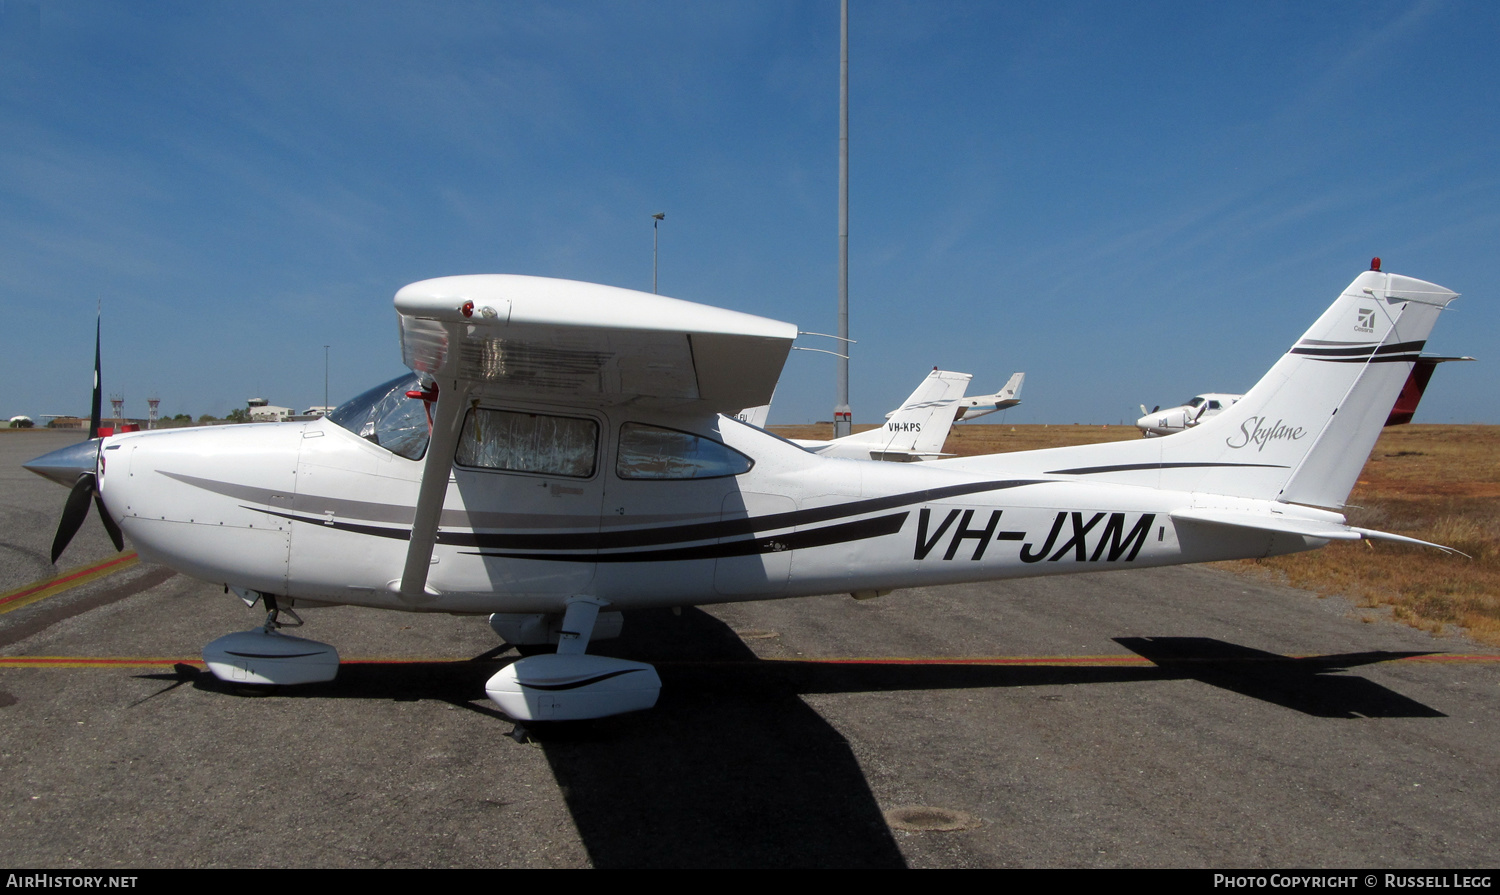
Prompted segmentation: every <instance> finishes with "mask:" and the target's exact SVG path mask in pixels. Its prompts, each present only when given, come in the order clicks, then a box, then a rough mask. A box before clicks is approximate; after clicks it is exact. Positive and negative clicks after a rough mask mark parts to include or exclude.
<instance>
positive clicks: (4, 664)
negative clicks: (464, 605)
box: [0, 653, 1500, 668]
mask: <svg viewBox="0 0 1500 895" xmlns="http://www.w3.org/2000/svg"><path fill="white" fill-rule="evenodd" d="M1297 658H1314V659H1315V658H1322V657H1320V656H1303V657H1298V656H1287V657H1286V658H1284V659H1280V660H1276V659H1247V660H1239V659H1230V660H1223V659H1200V660H1197V661H1202V662H1223V661H1249V662H1261V661H1267V662H1268V661H1287V660H1288V659H1297ZM493 661H504V660H503V659H497V660H493ZM1185 661H1193V660H1185ZM1387 661H1388V662H1399V663H1413V662H1415V663H1429V664H1431V663H1438V664H1445V665H1477V664H1489V663H1496V662H1500V654H1482V653H1474V654H1456V653H1444V654H1434V655H1430V656H1409V657H1406V658H1401V659H1389V660H1387ZM761 662H785V663H791V664H799V663H800V664H806V665H1015V666H1036V667H1047V666H1051V667H1056V666H1059V665H1065V666H1070V667H1115V666H1149V665H1153V664H1155V663H1153V662H1152V661H1151V660H1150V659H1147V658H1144V657H1142V656H971V657H968V658H933V657H929V658H921V657H905V658H877V657H857V658H827V659H810V658H805V657H804V658H792V659H785V658H781V659H730V660H726V661H713V660H709V661H692V662H671V661H663V662H658V663H656V664H658V665H709V666H712V665H756V664H759V663H761ZM340 664H342V665H427V664H430V665H484V664H489V663H488V661H481V662H476V661H474V660H473V659H454V658H451V657H445V658H395V657H364V658H352V659H344V660H342V661H341V662H340ZM1382 664H1383V663H1382ZM164 665H165V666H172V665H193V666H197V667H202V666H203V659H202V657H200V656H116V657H100V656H0V668H153V667H160V666H164Z"/></svg>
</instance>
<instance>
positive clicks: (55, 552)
mask: <svg viewBox="0 0 1500 895" xmlns="http://www.w3.org/2000/svg"><path fill="white" fill-rule="evenodd" d="M93 493H94V474H93V473H91V472H86V473H84V474H83V475H81V476H79V477H78V481H76V482H74V483H73V490H72V491H69V492H68V502H67V503H66V504H63V514H62V521H61V522H59V523H57V537H55V538H53V539H52V561H53V562H54V563H56V562H57V558H58V557H59V556H62V552H63V551H64V550H66V549H67V547H68V542H69V541H71V540H73V535H76V534H78V529H79V527H80V526H82V525H83V520H84V519H86V518H88V515H89V496H90V495H91V494H93Z"/></svg>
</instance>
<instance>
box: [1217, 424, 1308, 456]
mask: <svg viewBox="0 0 1500 895" xmlns="http://www.w3.org/2000/svg"><path fill="white" fill-rule="evenodd" d="M1306 434H1307V433H1306V431H1305V430H1303V428H1302V427H1301V426H1288V425H1287V424H1286V423H1285V422H1284V421H1282V420H1277V421H1276V423H1275V425H1266V418H1265V417H1263V416H1252V417H1250V418H1249V419H1247V420H1245V421H1244V422H1243V423H1240V432H1239V434H1238V435H1231V436H1229V437H1228V438H1226V439H1224V443H1225V444H1227V445H1229V446H1230V447H1231V448H1234V449H1235V450H1239V449H1240V448H1242V447H1249V446H1250V445H1252V444H1253V445H1255V451H1256V453H1259V452H1261V451H1263V450H1265V449H1266V443H1267V442H1271V441H1296V440H1297V439H1299V438H1301V437H1302V436H1303V435H1306Z"/></svg>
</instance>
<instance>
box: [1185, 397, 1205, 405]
mask: <svg viewBox="0 0 1500 895" xmlns="http://www.w3.org/2000/svg"><path fill="white" fill-rule="evenodd" d="M1202 403H1203V396H1202V395H1196V396H1194V398H1193V399H1192V400H1191V401H1188V402H1187V406H1188V407H1197V406H1198V405H1199V404H1202Z"/></svg>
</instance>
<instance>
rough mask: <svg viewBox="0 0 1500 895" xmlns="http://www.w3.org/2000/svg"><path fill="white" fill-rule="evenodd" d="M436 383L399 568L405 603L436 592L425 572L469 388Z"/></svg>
mask: <svg viewBox="0 0 1500 895" xmlns="http://www.w3.org/2000/svg"><path fill="white" fill-rule="evenodd" d="M434 382H435V383H436V384H437V386H438V398H437V407H436V408H435V409H434V410H433V412H432V438H431V439H430V440H429V442H428V444H427V458H426V461H425V462H424V463H423V465H422V487H421V490H419V491H418V492H417V512H416V516H415V517H414V518H413V519H412V523H411V543H410V544H409V545H408V546H407V548H406V567H405V568H404V569H403V570H402V572H401V581H400V593H401V599H403V600H405V601H407V602H408V603H425V602H428V601H430V600H432V599H433V598H434V597H436V596H437V593H436V592H435V591H432V590H430V589H428V587H427V573H428V570H429V569H431V567H432V545H433V544H434V543H435V542H436V541H437V529H438V520H439V518H441V517H442V515H443V501H444V499H445V498H446V497H447V496H448V474H449V473H450V472H452V471H453V454H454V452H455V451H456V450H457V449H458V436H459V433H460V431H461V430H462V428H463V422H464V411H465V410H467V409H468V408H467V402H468V397H469V394H468V390H467V389H465V388H464V387H463V381H462V380H459V379H449V378H446V377H435V379H434Z"/></svg>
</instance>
